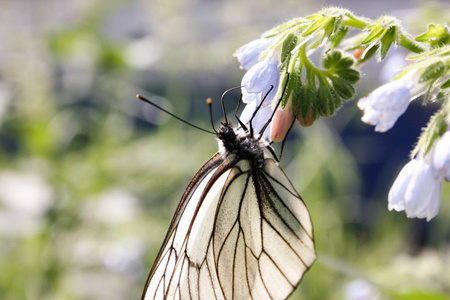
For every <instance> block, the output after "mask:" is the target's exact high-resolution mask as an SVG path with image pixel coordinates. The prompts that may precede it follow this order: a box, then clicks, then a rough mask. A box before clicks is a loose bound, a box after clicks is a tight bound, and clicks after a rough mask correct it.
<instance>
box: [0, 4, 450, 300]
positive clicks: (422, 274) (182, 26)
mask: <svg viewBox="0 0 450 300" xmlns="http://www.w3.org/2000/svg"><path fill="white" fill-rule="evenodd" d="M330 4H333V5H340V6H343V7H346V8H348V9H350V10H353V11H354V12H355V13H356V14H359V15H364V16H367V17H371V18H377V17H378V16H380V15H382V14H384V13H392V14H394V15H395V16H397V17H398V18H400V19H401V20H403V22H404V23H403V24H404V26H405V28H407V29H408V30H410V31H411V32H413V33H420V32H423V31H425V29H426V24H427V23H429V22H435V23H438V22H441V23H442V22H447V23H449V22H450V17H449V16H450V13H449V11H450V10H449V7H448V6H446V4H445V3H443V2H441V3H440V4H439V3H429V2H417V1H405V0H403V1H386V0H379V1H370V2H366V1H351V0H348V1H333V2H331V1H325V0H316V1H304V0H295V1H294V0H283V1H274V0H262V1H261V0H251V1H236V0H233V1H206V0H179V1H176V0H151V1H138V0H131V1H120V0H112V1H105V0H68V1H58V0H42V1H33V0H4V1H1V2H0V299H6V300H12V299H30V300H35V299H39V300H41V299H76V300H78V299H80V300H81V299H111V300H115V299H139V297H140V295H141V293H142V289H143V287H144V283H145V280H146V278H147V275H148V272H149V270H150V268H151V265H152V263H153V260H154V259H155V257H156V255H157V253H158V250H159V248H160V246H161V243H162V240H163V238H164V235H165V233H166V230H167V228H168V225H169V222H170V220H171V218H172V215H173V213H174V210H175V207H176V205H177V203H178V201H179V199H180V197H181V195H182V193H183V191H184V189H185V188H186V186H187V184H188V182H189V180H190V179H191V178H192V176H193V175H194V174H195V172H196V171H197V170H198V169H199V168H200V166H201V165H202V164H203V163H204V162H205V161H206V160H207V159H208V158H209V157H210V156H212V155H213V154H214V153H215V151H217V145H216V142H215V139H214V137H212V136H211V135H209V134H206V133H204V132H201V131H197V130H195V129H192V128H190V127H188V126H186V125H185V124H182V123H180V122H178V121H176V120H174V119H173V118H170V117H168V116H167V115H164V114H162V113H160V112H159V111H157V110H155V109H153V108H152V107H150V106H149V105H145V104H143V103H140V102H139V101H138V100H136V99H135V95H136V93H141V94H143V95H145V96H147V97H148V98H150V99H151V100H152V101H154V102H156V103H158V104H160V105H161V106H162V107H165V108H167V109H169V110H170V111H173V112H174V113H176V114H177V115H179V116H181V117H182V118H184V119H186V120H189V121H191V122H192V123H195V124H197V125H200V126H203V127H205V128H210V124H209V115H208V110H207V107H206V105H205V104H204V103H205V102H204V100H205V99H206V98H207V97H212V98H213V99H216V100H218V99H219V97H220V95H221V93H222V92H223V91H224V90H226V89H228V88H230V87H233V86H237V85H239V84H240V79H241V78H242V75H243V74H244V72H243V71H242V70H240V69H239V65H238V63H237V62H236V61H235V58H233V57H232V53H233V52H234V51H235V49H236V48H238V47H239V46H241V45H242V44H244V43H246V42H248V41H250V40H253V39H255V38H257V37H258V36H259V35H260V34H261V33H262V32H264V31H265V30H268V29H270V28H272V27H273V26H275V25H277V24H279V23H281V22H283V21H286V20H288V19H290V18H293V17H299V16H306V15H309V14H312V13H315V12H316V11H318V10H319V9H320V8H321V7H323V6H325V5H330ZM440 5H441V6H440ZM442 6H443V7H444V8H442ZM392 54H394V52H391V53H390V55H392ZM401 54H402V53H401V51H400V55H401ZM382 65H383V64H382V63H376V62H372V63H368V64H367V65H365V66H363V67H362V73H363V75H364V76H363V77H362V80H361V82H360V83H359V84H358V86H357V87H358V95H357V97H356V98H359V97H361V96H364V95H367V94H368V93H369V92H370V91H371V90H373V89H374V88H375V87H376V86H377V85H379V84H380V83H381V82H382V81H383V80H384V79H382V78H381V79H380V72H386V69H382ZM381 70H384V71H381ZM387 72H388V73H389V69H388V71H387ZM237 97H238V95H237V94H230V96H229V100H228V102H229V109H231V108H233V107H234V106H235V100H237ZM416 102H417V103H415V104H414V105H412V106H411V107H410V108H409V109H408V111H407V113H406V114H405V115H404V116H402V117H401V118H400V120H399V121H398V123H397V125H396V126H395V127H394V128H393V129H392V130H390V131H389V132H387V133H384V134H379V133H374V132H373V127H370V126H367V125H365V124H363V123H362V122H361V121H360V117H361V112H360V111H358V110H357V108H356V105H355V103H356V101H350V102H348V103H347V104H346V105H344V107H343V108H342V109H341V110H340V111H339V112H338V114H337V115H336V116H334V117H333V118H331V119H327V120H319V121H317V122H316V123H315V124H314V125H313V126H311V127H309V128H306V129H305V128H301V127H300V126H299V125H297V126H296V128H295V129H294V130H293V132H292V133H291V135H290V136H289V140H288V143H287V146H286V149H285V151H284V154H283V161H282V162H281V166H282V168H283V169H284V170H285V171H286V173H287V174H288V176H289V177H290V179H291V181H292V182H293V184H294V186H295V187H296V188H297V189H298V191H299V192H300V193H301V195H302V196H303V198H304V200H305V202H306V204H307V206H308V208H309V209H310V212H311V216H312V220H313V223H314V230H315V238H316V243H317V250H318V254H319V259H318V261H317V262H316V263H315V265H314V266H313V267H312V269H311V270H310V271H309V272H308V273H307V274H306V276H305V278H304V280H303V282H302V283H301V285H300V286H299V288H298V289H297V290H296V291H295V293H294V294H293V296H292V299H349V300H381V299H411V300H412V299H433V300H438V299H450V187H449V186H450V184H448V183H445V184H444V189H443V201H442V206H441V211H440V213H439V215H438V216H437V217H436V218H435V219H433V220H432V221H431V222H426V221H424V220H411V219H407V218H406V216H405V215H404V213H395V212H388V211H387V193H388V191H389V188H390V185H391V184H392V182H393V181H394V179H395V177H396V175H397V174H398V171H399V170H400V169H401V167H402V166H403V165H404V164H405V163H406V162H407V161H408V155H409V152H410V150H411V149H412V147H413V145H414V143H415V142H416V140H417V136H418V135H419V134H420V131H421V127H423V126H425V124H426V122H427V120H428V118H429V116H430V115H431V114H432V113H433V112H434V111H435V109H436V107H433V106H430V107H426V108H424V107H422V106H421V105H420V101H416ZM216 103H217V101H216ZM214 118H215V120H216V121H217V122H219V121H220V120H221V119H222V118H223V115H222V113H221V111H220V108H219V107H218V106H217V105H216V107H215V109H214ZM276 147H278V146H276Z"/></svg>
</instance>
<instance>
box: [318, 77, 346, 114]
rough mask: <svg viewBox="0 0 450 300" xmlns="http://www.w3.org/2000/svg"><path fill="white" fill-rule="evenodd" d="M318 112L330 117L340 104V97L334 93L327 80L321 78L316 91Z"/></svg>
mask: <svg viewBox="0 0 450 300" xmlns="http://www.w3.org/2000/svg"><path fill="white" fill-rule="evenodd" d="M318 96H319V97H318V99H317V100H318V112H319V114H320V115H321V116H323V117H330V116H332V115H333V114H334V112H335V111H336V109H337V108H339V107H340V106H341V99H340V98H339V97H337V95H336V94H335V93H334V91H333V89H332V87H331V86H330V84H329V83H328V82H327V80H326V79H325V80H322V81H321V83H320V85H319V91H318Z"/></svg>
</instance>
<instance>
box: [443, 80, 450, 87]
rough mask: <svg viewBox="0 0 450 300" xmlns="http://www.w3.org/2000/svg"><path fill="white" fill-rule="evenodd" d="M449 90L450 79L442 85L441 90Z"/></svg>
mask: <svg viewBox="0 0 450 300" xmlns="http://www.w3.org/2000/svg"><path fill="white" fill-rule="evenodd" d="M448 88H450V79H447V81H446V82H444V83H443V84H442V85H441V89H448Z"/></svg>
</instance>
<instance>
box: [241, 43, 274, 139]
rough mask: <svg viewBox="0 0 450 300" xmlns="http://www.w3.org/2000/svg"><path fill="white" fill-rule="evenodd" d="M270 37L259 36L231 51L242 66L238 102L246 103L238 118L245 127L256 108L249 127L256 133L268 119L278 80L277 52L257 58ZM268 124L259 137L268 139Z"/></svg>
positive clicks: (264, 48) (267, 45)
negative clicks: (242, 74)
mask: <svg viewBox="0 0 450 300" xmlns="http://www.w3.org/2000/svg"><path fill="white" fill-rule="evenodd" d="M273 40H274V38H261V39H257V40H254V41H252V42H250V43H248V44H246V45H244V46H242V47H241V48H239V49H238V50H237V51H236V53H235V54H234V55H235V56H236V57H237V59H238V61H239V63H240V64H241V68H243V69H246V70H247V73H245V75H244V77H242V82H241V85H242V101H243V102H244V103H245V104H246V107H245V109H244V111H243V112H242V114H241V120H242V121H243V122H244V124H247V126H250V124H248V123H249V122H250V120H251V118H252V116H253V113H254V112H255V110H256V109H257V107H258V106H259V105H260V104H261V102H262V104H261V108H260V109H259V110H258V111H257V113H256V115H255V117H254V118H253V119H252V124H251V125H252V127H253V128H254V129H255V131H256V132H258V131H260V130H261V128H262V127H263V126H264V125H265V124H266V123H267V122H268V120H269V119H270V116H271V114H272V107H273V104H274V103H273V100H274V97H275V95H276V93H277V90H278V85H279V82H280V58H279V53H278V52H277V51H271V52H269V53H267V55H266V56H265V57H264V58H263V59H260V57H261V54H262V53H263V52H264V51H265V50H266V49H267V47H269V46H270V44H271V43H272V42H273ZM269 133H270V124H269V126H267V129H266V130H265V132H264V134H263V137H264V138H265V139H269Z"/></svg>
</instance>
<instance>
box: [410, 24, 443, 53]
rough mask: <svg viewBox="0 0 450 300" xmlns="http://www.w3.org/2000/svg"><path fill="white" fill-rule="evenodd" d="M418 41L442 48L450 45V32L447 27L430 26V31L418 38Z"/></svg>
mask: <svg viewBox="0 0 450 300" xmlns="http://www.w3.org/2000/svg"><path fill="white" fill-rule="evenodd" d="M416 41H418V42H422V43H428V44H430V45H431V46H432V47H434V48H435V47H440V46H443V45H448V44H450V32H449V29H448V27H447V26H445V25H435V24H430V25H428V31H426V32H424V33H422V34H421V35H419V36H418V37H416Z"/></svg>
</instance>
